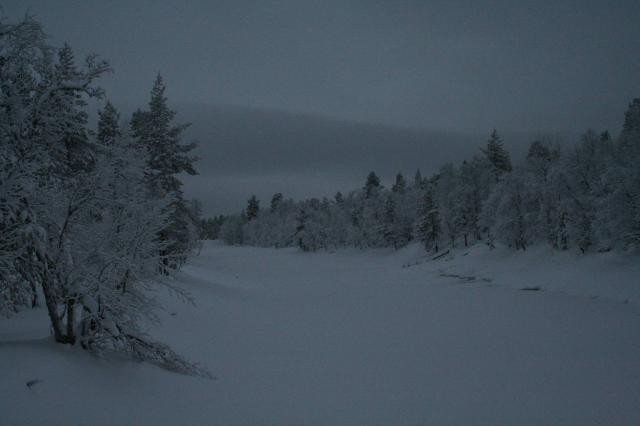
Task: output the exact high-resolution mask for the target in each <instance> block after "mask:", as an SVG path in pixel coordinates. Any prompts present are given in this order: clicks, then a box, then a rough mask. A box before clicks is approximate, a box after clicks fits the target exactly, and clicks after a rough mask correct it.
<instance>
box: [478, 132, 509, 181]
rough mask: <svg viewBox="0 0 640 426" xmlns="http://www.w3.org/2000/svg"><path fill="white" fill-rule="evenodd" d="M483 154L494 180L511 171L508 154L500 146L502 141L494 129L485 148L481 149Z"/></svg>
mask: <svg viewBox="0 0 640 426" xmlns="http://www.w3.org/2000/svg"><path fill="white" fill-rule="evenodd" d="M483 152H484V154H485V155H486V156H487V159H488V160H489V162H490V163H491V166H492V168H493V171H494V173H495V176H496V179H498V178H499V177H500V176H501V175H503V174H504V173H508V172H510V171H511V170H512V167H511V159H510V157H509V153H508V152H507V151H506V150H505V149H504V147H503V146H502V139H501V138H500V136H499V135H498V131H497V130H496V129H493V131H492V132H491V136H489V140H488V141H487V147H486V148H485V149H483Z"/></svg>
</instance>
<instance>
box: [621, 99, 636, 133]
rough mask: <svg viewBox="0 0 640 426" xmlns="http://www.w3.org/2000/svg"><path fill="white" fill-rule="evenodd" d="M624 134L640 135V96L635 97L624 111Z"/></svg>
mask: <svg viewBox="0 0 640 426" xmlns="http://www.w3.org/2000/svg"><path fill="white" fill-rule="evenodd" d="M622 133H623V135H631V134H636V135H640V98H635V99H634V100H633V101H631V103H630V104H629V108H627V111H625V113H624V124H623V126H622Z"/></svg>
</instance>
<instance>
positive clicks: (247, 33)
mask: <svg viewBox="0 0 640 426" xmlns="http://www.w3.org/2000/svg"><path fill="white" fill-rule="evenodd" d="M4 5H5V7H4V8H5V12H6V13H7V14H8V15H9V16H12V17H17V16H20V15H22V14H23V13H24V12H25V11H27V10H29V11H30V12H31V13H33V14H35V15H37V17H38V18H39V19H40V20H41V21H42V22H43V23H44V25H45V28H46V30H47V32H48V33H49V34H50V35H51V37H52V41H53V42H54V43H56V44H58V43H61V42H63V41H65V40H66V41H68V42H69V43H70V44H71V45H72V46H74V47H75V48H76V50H77V51H78V52H90V51H94V52H96V53H99V54H101V55H102V56H103V57H105V58H106V59H108V60H109V61H110V62H111V64H112V65H113V67H114V68H115V70H116V73H115V74H114V75H113V76H111V77H108V78H106V79H105V81H104V83H103V85H104V86H105V87H106V88H107V89H108V92H109V94H110V96H111V97H113V98H116V99H118V98H127V99H131V100H138V99H146V97H147V94H148V91H149V87H150V85H151V82H152V80H153V77H154V75H155V73H156V72H158V71H160V72H162V73H163V75H164V76H165V78H166V81H167V84H168V86H169V89H168V94H169V96H170V98H171V99H174V100H176V101H185V102H188V101H197V102H204V103H213V104H235V105H248V106H258V107H264V108H278V109H284V110H288V111H304V112H312V113H321V114H327V115H332V116H338V117H343V118H348V119H357V120H364V121H370V122H385V123H390V124H398V125H405V126H419V127H431V128H441V129H442V128H450V129H456V130H471V131H477V130H482V131H485V130H486V129H487V128H491V127H498V128H504V129H506V130H518V129H526V130H541V129H542V130H571V131H575V130H582V129H584V128H585V127H588V126H592V127H596V128H612V129H615V128H617V127H619V125H620V114H621V112H622V111H623V110H624V108H625V106H626V105H627V103H628V102H629V100H630V98H631V97H633V96H638V95H639V93H640V78H639V76H640V54H639V52H640V25H638V22H640V3H638V1H637V0H630V1H623V0H618V1H615V0H614V1H606V2H605V1H602V0H598V1H591V0H582V1H562V0H560V1H535V2H532V1H523V0H520V1H511V0H508V1H456V0H447V1H401V0H393V1H391V0H389V1H381V0H367V1H364V0H353V1H349V0H337V1H336V0H325V1H307V0H288V1H242V0H229V1H210V0H208V1H184V2H177V1H150V0H138V1H136V0H126V1H125V0H123V1H106V0H100V1H95V0H77V1H63V0H55V1H51V0H40V1H37V0H20V1H9V2H4Z"/></svg>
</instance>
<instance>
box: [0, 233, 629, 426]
mask: <svg viewBox="0 0 640 426" xmlns="http://www.w3.org/2000/svg"><path fill="white" fill-rule="evenodd" d="M178 279H179V280H180V281H182V282H183V283H184V286H185V287H186V289H187V290H188V291H189V292H190V293H191V294H192V296H193V297H194V299H195V300H196V306H193V305H190V304H188V303H183V302H180V301H179V300H177V299H175V298H172V297H170V296H169V295H166V294H159V295H158V297H159V298H161V300H162V303H163V305H164V306H165V310H164V311H163V312H161V317H162V324H161V325H160V326H158V327H155V328H153V329H152V330H151V333H152V334H153V335H154V336H155V337H157V338H158V339H159V340H162V341H164V342H167V343H170V344H171V345H173V347H174V349H176V350H177V351H178V352H179V353H181V354H183V355H185V356H186V357H187V358H189V359H190V360H192V361H195V362H198V363H200V364H201V365H202V366H204V367H206V368H207V369H209V370H210V371H211V372H212V374H213V375H215V376H216V379H215V380H208V379H202V378H194V377H186V376H181V375H177V374H172V373H169V372H166V371H163V370H160V369H158V368H156V367H154V366H150V365H146V364H140V363H135V362H132V361H127V360H122V359H104V358H96V357H94V356H91V355H88V354H86V353H84V352H83V351H81V350H79V349H77V348H71V347H67V346H63V345H59V344H54V343H53V341H52V340H51V339H50V338H49V337H48V330H47V319H46V312H45V310H42V309H40V310H36V311H27V312H25V313H23V314H22V315H21V317H20V318H13V319H9V320H4V319H3V320H0V424H3V425H31V424H48V425H76V424H82V425H98V424H103V425H115V424H128V425H134V424H136V425H139V424H153V425H159V424H171V425H191V424H220V425H638V424H640V262H638V257H637V256H635V257H632V256H626V255H616V254H613V253H606V254H592V255H588V256H577V255H574V254H570V253H557V252H556V253H551V252H550V251H548V250H546V249H534V250H529V251H527V252H526V253H524V254H523V253H521V252H513V251H508V250H500V249H498V250H496V251H493V252H490V251H489V250H488V249H487V248H486V247H484V246H477V247H475V248H474V249H472V250H470V251H468V252H467V251H465V250H459V251H457V252H455V253H453V254H452V255H450V256H446V257H444V258H442V259H439V260H435V261H433V260H428V259H427V258H426V257H425V256H424V252H423V251H422V250H421V249H420V247H417V246H410V247H408V248H405V249H403V250H401V251H399V252H393V251H390V250H382V251H356V250H344V251H338V252H336V253H316V254H304V253H300V252H298V251H296V250H293V249H285V250H274V249H260V248H250V247H242V248H239V247H226V246H222V245H218V244H217V243H208V244H207V245H206V246H205V248H204V249H203V251H202V253H201V255H200V256H199V257H196V258H194V259H193V260H192V262H191V264H190V265H189V266H188V267H187V268H185V270H184V272H183V273H182V274H181V276H180V277H178ZM525 288H526V289H528V290H522V289H525ZM534 290H535V291H534ZM27 383H29V384H30V386H27Z"/></svg>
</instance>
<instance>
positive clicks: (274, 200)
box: [269, 192, 283, 213]
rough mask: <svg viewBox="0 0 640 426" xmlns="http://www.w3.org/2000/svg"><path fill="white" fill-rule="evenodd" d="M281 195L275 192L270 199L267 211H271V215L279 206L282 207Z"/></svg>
mask: <svg viewBox="0 0 640 426" xmlns="http://www.w3.org/2000/svg"><path fill="white" fill-rule="evenodd" d="M282 198H283V197H282V193H280V192H276V193H275V194H273V197H271V205H270V208H269V210H270V211H271V213H275V212H276V211H277V210H278V209H279V208H280V206H281V205H282Z"/></svg>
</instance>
